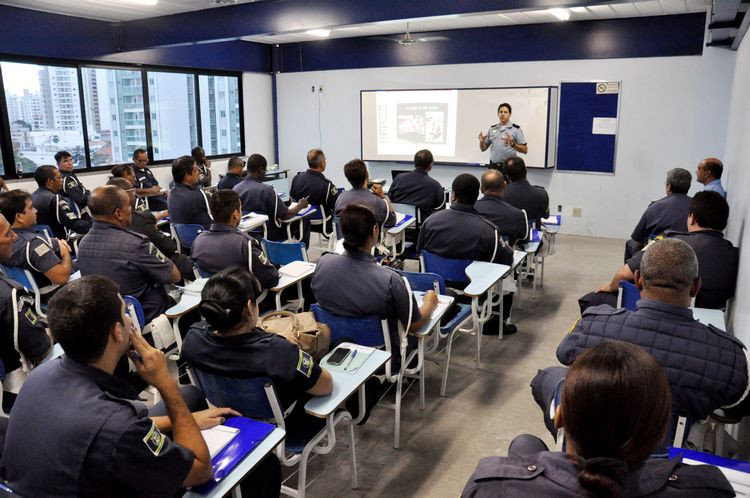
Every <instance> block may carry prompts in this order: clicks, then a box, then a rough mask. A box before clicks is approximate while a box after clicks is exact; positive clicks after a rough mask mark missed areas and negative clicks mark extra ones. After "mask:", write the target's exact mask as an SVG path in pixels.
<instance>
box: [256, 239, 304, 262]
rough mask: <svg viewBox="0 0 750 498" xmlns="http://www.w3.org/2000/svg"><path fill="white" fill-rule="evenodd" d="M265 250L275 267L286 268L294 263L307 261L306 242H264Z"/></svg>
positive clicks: (264, 240)
mask: <svg viewBox="0 0 750 498" xmlns="http://www.w3.org/2000/svg"><path fill="white" fill-rule="evenodd" d="M262 244H263V250H264V251H265V253H266V256H268V260H269V261H270V262H271V263H273V264H274V265H278V266H284V265H285V264H287V263H291V262H292V261H307V250H306V248H305V243H304V242H274V241H272V240H266V239H263V240H262Z"/></svg>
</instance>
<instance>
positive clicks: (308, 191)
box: [289, 149, 339, 233]
mask: <svg viewBox="0 0 750 498" xmlns="http://www.w3.org/2000/svg"><path fill="white" fill-rule="evenodd" d="M307 166H308V169H307V171H304V172H301V173H297V174H296V175H295V176H294V178H292V188H291V190H290V191H289V195H290V196H291V197H292V199H295V200H299V199H302V198H303V197H304V198H306V199H307V202H309V203H310V204H315V205H318V206H323V208H324V209H325V210H326V213H327V214H328V216H331V217H333V211H334V209H335V207H336V199H337V198H338V196H339V191H338V189H337V188H336V185H334V184H333V182H331V180H329V179H328V178H326V177H325V175H324V174H323V172H324V171H325V170H326V155H325V154H324V153H323V151H322V150H320V149H311V150H309V151H308V152H307ZM332 223H333V222H332V221H331V222H329V224H328V226H327V227H326V231H327V232H329V233H330V231H331V230H332V229H333V226H332ZM318 230H320V229H318Z"/></svg>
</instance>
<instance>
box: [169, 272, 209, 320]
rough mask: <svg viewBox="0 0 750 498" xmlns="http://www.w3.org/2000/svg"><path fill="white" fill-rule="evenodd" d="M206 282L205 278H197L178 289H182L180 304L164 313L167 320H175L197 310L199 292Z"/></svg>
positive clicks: (199, 300)
mask: <svg viewBox="0 0 750 498" xmlns="http://www.w3.org/2000/svg"><path fill="white" fill-rule="evenodd" d="M207 281H208V279H207V278H199V279H197V280H195V281H194V282H191V283H189V284H188V285H186V286H185V287H180V289H182V296H180V302H179V303H177V304H175V305H174V306H172V307H171V308H169V309H168V310H167V311H165V312H164V314H165V315H167V318H175V317H178V316H181V315H184V314H185V313H187V312H188V311H192V310H194V309H195V308H197V307H198V305H199V304H200V302H201V291H202V290H203V286H204V285H206V282H207Z"/></svg>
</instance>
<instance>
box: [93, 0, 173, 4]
mask: <svg viewBox="0 0 750 498" xmlns="http://www.w3.org/2000/svg"><path fill="white" fill-rule="evenodd" d="M114 1H115V2H117V3H135V4H138V5H156V4H157V3H158V1H159V0H114ZM89 2H94V3H101V2H99V1H97V0H89Z"/></svg>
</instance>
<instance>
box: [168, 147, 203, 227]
mask: <svg viewBox="0 0 750 498" xmlns="http://www.w3.org/2000/svg"><path fill="white" fill-rule="evenodd" d="M200 176H201V172H200V169H198V166H196V164H195V159H193V158H192V156H180V157H178V158H177V159H175V160H174V161H172V177H173V178H174V188H173V189H172V190H171V191H170V192H169V197H167V210H168V211H169V217H170V219H171V221H172V223H179V224H189V223H192V224H196V225H201V226H202V227H203V228H208V227H209V226H211V222H212V219H211V213H209V212H208V198H207V197H206V193H205V192H203V190H202V189H201V188H200V187H199V186H198V179H199V178H200Z"/></svg>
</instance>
